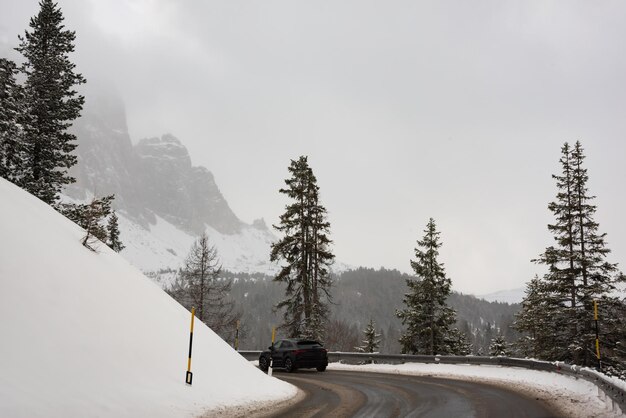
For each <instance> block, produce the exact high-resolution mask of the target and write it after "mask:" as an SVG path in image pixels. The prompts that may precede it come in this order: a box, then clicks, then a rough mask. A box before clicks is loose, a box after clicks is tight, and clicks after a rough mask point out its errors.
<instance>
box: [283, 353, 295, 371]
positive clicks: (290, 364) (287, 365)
mask: <svg viewBox="0 0 626 418" xmlns="http://www.w3.org/2000/svg"><path fill="white" fill-rule="evenodd" d="M285 371H286V372H287V373H293V372H295V371H296V367H295V366H294V365H293V361H292V360H291V358H289V357H287V358H286V359H285Z"/></svg>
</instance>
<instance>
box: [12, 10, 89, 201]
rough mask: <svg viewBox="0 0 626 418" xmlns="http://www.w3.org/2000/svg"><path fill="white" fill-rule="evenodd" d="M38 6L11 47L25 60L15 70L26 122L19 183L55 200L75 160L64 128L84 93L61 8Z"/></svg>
mask: <svg viewBox="0 0 626 418" xmlns="http://www.w3.org/2000/svg"><path fill="white" fill-rule="evenodd" d="M39 6H40V10H39V13H38V14H37V15H36V16H34V17H33V18H31V20H30V27H31V29H32V31H31V32H29V31H26V32H25V35H24V37H21V36H19V40H20V45H19V47H17V48H16V50H17V51H19V52H20V53H22V55H23V56H24V58H25V62H24V64H23V65H22V67H21V70H22V72H23V73H24V74H25V76H26V82H25V84H24V103H25V112H26V113H27V114H28V115H29V121H30V123H27V124H25V125H24V151H25V167H24V171H23V175H24V184H23V187H25V188H26V189H27V190H28V191H29V192H30V193H32V194H34V195H35V196H37V197H39V198H40V199H41V200H43V201H44V202H46V203H48V204H55V203H56V201H57V200H58V199H59V193H60V191H61V190H62V188H63V187H64V186H65V185H66V184H69V183H72V182H73V181H74V179H73V178H72V177H71V176H70V175H69V174H68V170H69V169H70V167H72V166H73V165H74V164H76V156H75V155H73V154H72V151H73V150H74V148H76V144H75V143H74V141H75V139H76V138H75V136H74V135H72V134H70V133H69V132H67V129H68V128H69V127H70V126H71V124H72V121H74V120H75V119H76V118H78V117H79V115H80V111H81V110H82V107H83V103H84V97H83V96H81V95H79V94H78V92H77V91H76V90H75V88H76V86H78V85H80V84H82V83H84V82H85V79H84V78H83V76H82V75H80V74H78V73H76V72H75V71H74V69H75V64H73V63H72V62H71V61H70V60H69V54H70V53H71V52H73V51H74V44H73V42H74V40H75V38H76V34H75V32H73V31H69V30H66V29H65V27H64V25H63V14H62V13H61V9H60V8H59V7H58V5H57V4H55V3H54V2H53V1H52V0H41V2H40V3H39Z"/></svg>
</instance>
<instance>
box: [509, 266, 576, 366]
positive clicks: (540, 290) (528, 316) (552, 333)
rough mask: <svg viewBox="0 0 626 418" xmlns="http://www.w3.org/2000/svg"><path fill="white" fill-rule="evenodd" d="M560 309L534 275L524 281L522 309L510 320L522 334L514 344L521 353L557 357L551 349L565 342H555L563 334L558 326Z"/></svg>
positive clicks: (545, 357) (545, 287)
mask: <svg viewBox="0 0 626 418" xmlns="http://www.w3.org/2000/svg"><path fill="white" fill-rule="evenodd" d="M559 313H560V308H559V303H558V301H556V300H554V299H553V298H551V294H550V293H548V291H547V286H546V284H545V283H544V282H543V281H542V280H541V279H540V278H539V277H538V276H535V278H534V279H532V280H530V281H529V282H528V283H527V284H526V294H525V296H524V299H523V301H522V309H520V311H519V312H518V313H517V314H516V315H515V323H514V324H513V326H514V327H515V329H517V330H518V331H520V332H522V334H523V335H522V337H521V338H520V339H519V340H518V341H517V342H516V343H515V347H516V349H517V350H518V351H519V352H520V353H521V354H522V355H523V356H524V357H532V358H536V359H542V360H549V359H551V358H556V357H558V354H557V353H556V352H555V350H554V349H555V347H557V346H559V345H561V346H562V345H564V344H557V342H556V341H557V338H559V337H561V336H562V335H561V334H560V333H559V332H558V331H559V330H558V328H557V324H559V323H561V321H562V320H563V318H561V317H560V316H559Z"/></svg>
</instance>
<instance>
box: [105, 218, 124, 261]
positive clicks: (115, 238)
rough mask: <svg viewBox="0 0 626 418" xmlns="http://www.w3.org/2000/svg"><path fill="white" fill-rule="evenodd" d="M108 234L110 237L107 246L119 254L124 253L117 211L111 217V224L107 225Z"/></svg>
mask: <svg viewBox="0 0 626 418" xmlns="http://www.w3.org/2000/svg"><path fill="white" fill-rule="evenodd" d="M107 233H108V236H109V240H108V242H107V245H108V246H109V247H111V249H112V250H113V251H115V252H117V253H119V252H120V251H122V250H123V249H124V248H126V247H125V246H124V244H122V241H120V229H119V226H118V217H117V215H116V214H115V211H114V212H113V213H111V216H110V217H109V222H108V223H107Z"/></svg>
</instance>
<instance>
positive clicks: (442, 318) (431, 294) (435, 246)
mask: <svg viewBox="0 0 626 418" xmlns="http://www.w3.org/2000/svg"><path fill="white" fill-rule="evenodd" d="M424 233H425V235H424V238H423V239H422V240H421V241H417V245H418V248H416V249H415V260H411V267H412V268H413V270H414V271H415V274H416V275H417V278H416V279H407V281H406V283H407V286H408V287H409V293H407V294H406V295H405V296H404V304H405V305H406V309H402V310H398V311H397V312H396V315H397V316H398V318H400V319H401V320H402V324H403V325H405V326H406V331H405V332H404V333H403V334H402V336H401V337H400V343H401V344H402V352H403V353H413V354H430V355H436V354H457V353H456V352H455V349H457V348H460V344H457V343H458V342H459V341H458V340H459V338H460V335H459V334H460V333H459V332H458V330H457V331H456V332H454V331H453V330H452V326H453V325H454V323H455V321H456V318H455V317H456V313H455V312H454V310H453V309H452V308H450V307H449V306H447V304H446V299H447V298H448V296H449V295H450V292H451V286H452V282H451V280H450V279H449V278H448V277H446V274H445V270H444V267H443V264H442V263H439V261H438V257H439V248H440V247H441V243H440V242H439V235H440V232H437V229H436V226H435V221H434V219H432V218H431V219H430V220H429V221H428V225H427V226H426V230H424Z"/></svg>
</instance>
